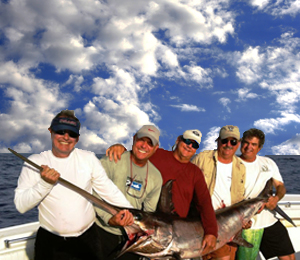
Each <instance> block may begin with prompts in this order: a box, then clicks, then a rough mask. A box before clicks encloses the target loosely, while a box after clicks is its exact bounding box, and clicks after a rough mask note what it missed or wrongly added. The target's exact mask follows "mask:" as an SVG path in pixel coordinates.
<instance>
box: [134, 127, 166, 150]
mask: <svg viewBox="0 0 300 260" xmlns="http://www.w3.org/2000/svg"><path fill="white" fill-rule="evenodd" d="M159 135H160V132H159V130H158V129H157V128H156V127H155V126H154V125H144V126H142V128H141V129H140V130H138V131H137V133H136V136H137V138H138V139H140V138H142V137H148V138H150V140H151V141H152V144H153V145H157V144H158V142H159Z"/></svg>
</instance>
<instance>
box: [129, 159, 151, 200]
mask: <svg viewBox="0 0 300 260" xmlns="http://www.w3.org/2000/svg"><path fill="white" fill-rule="evenodd" d="M132 164H133V162H132V155H131V154H130V184H129V185H128V188H127V190H126V193H127V194H128V195H130V196H131V197H134V198H136V199H140V198H142V197H143V196H144V194H145V191H146V187H147V183H148V173H149V172H148V170H149V164H148V161H147V171H146V179H145V186H144V190H143V192H142V194H141V196H136V195H134V194H132V193H131V192H130V190H136V189H135V188H134V186H135V185H137V183H136V182H135V181H134V180H135V178H136V175H135V176H134V177H132Z"/></svg>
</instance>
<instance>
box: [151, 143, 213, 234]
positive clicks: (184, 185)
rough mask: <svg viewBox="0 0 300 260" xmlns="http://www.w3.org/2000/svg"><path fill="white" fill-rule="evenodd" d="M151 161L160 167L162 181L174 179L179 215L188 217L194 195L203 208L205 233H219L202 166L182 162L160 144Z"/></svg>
mask: <svg viewBox="0 0 300 260" xmlns="http://www.w3.org/2000/svg"><path fill="white" fill-rule="evenodd" d="M150 161H151V162H152V163H153V164H154V166H155V167H156V168H157V169H158V170H159V171H160V173H161V175H162V178H163V185H164V184H166V182H167V181H169V180H174V181H173V186H172V201H173V204H174V208H175V209H174V211H175V212H176V213H177V214H178V215H179V216H180V217H182V218H185V217H186V216H187V215H188V212H189V209H190V204H191V202H192V200H193V199H194V203H195V204H196V207H197V209H198V211H199V212H200V216H201V221H202V223H203V227H204V232H205V234H212V235H214V236H216V237H217V234H218V227H217V221H216V215H215V212H214V209H213V207H212V204H211V197H210V194H209V191H208V188H207V186H206V182H205V179H204V176H203V173H202V171H201V170H200V168H199V167H197V166H196V165H195V164H193V163H191V162H188V163H181V162H179V161H178V160H176V159H175V157H174V156H173V152H171V151H166V150H164V149H161V148H159V149H157V151H156V152H155V153H154V154H153V155H152V156H151V158H150Z"/></svg>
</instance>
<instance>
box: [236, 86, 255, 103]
mask: <svg viewBox="0 0 300 260" xmlns="http://www.w3.org/2000/svg"><path fill="white" fill-rule="evenodd" d="M250 91H251V89H250V88H241V89H238V90H237V94H238V98H237V100H236V101H237V102H243V101H245V100H247V99H252V98H258V97H259V95H258V94H256V93H251V92H250Z"/></svg>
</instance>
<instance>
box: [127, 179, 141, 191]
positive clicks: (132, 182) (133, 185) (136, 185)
mask: <svg viewBox="0 0 300 260" xmlns="http://www.w3.org/2000/svg"><path fill="white" fill-rule="evenodd" d="M142 186H143V183H142V182H140V181H137V180H132V179H131V178H130V177H129V176H128V177H127V180H126V187H130V188H131V189H134V190H136V191H140V190H141V189H142Z"/></svg>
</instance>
